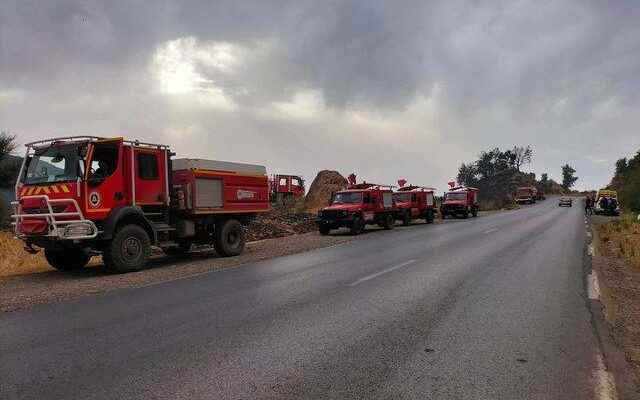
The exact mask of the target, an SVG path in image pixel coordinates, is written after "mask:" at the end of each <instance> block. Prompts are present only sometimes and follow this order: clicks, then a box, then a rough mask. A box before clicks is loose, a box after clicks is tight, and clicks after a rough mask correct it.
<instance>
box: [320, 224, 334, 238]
mask: <svg viewBox="0 0 640 400" xmlns="http://www.w3.org/2000/svg"><path fill="white" fill-rule="evenodd" d="M318 231H319V232H320V234H321V235H322V236H327V235H328V234H329V232H331V228H329V227H328V226H327V225H324V224H321V225H320V226H318Z"/></svg>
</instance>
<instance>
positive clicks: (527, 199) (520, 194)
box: [514, 186, 540, 204]
mask: <svg viewBox="0 0 640 400" xmlns="http://www.w3.org/2000/svg"><path fill="white" fill-rule="evenodd" d="M514 197H515V199H516V203H518V204H534V203H535V202H536V201H537V200H540V198H539V194H538V189H536V188H535V187H533V186H522V187H519V188H518V189H517V190H516V195H515V196H514Z"/></svg>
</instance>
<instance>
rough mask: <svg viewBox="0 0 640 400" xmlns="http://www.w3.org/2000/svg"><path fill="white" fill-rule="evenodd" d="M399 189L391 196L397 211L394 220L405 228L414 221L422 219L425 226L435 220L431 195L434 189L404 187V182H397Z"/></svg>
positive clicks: (412, 186)
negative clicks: (400, 222)
mask: <svg viewBox="0 0 640 400" xmlns="http://www.w3.org/2000/svg"><path fill="white" fill-rule="evenodd" d="M398 183H399V184H400V186H401V187H400V188H399V189H398V190H396V192H395V193H394V194H393V199H394V201H395V203H396V207H397V209H398V211H397V212H396V215H395V216H396V220H398V221H402V224H403V225H404V226H407V225H409V224H410V223H411V221H412V220H414V219H420V218H423V219H424V220H425V222H426V223H427V224H430V223H432V222H433V220H434V218H435V202H434V198H433V193H434V191H435V189H433V188H428V187H424V186H414V185H409V186H404V184H405V183H406V182H403V180H399V181H398Z"/></svg>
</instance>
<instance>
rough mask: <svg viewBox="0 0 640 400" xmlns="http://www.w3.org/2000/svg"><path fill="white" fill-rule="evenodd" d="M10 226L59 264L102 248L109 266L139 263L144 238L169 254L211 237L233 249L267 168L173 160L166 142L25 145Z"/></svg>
mask: <svg viewBox="0 0 640 400" xmlns="http://www.w3.org/2000/svg"><path fill="white" fill-rule="evenodd" d="M26 147H27V152H26V156H25V158H24V162H23V165H22V167H21V169H20V173H19V176H18V179H17V184H16V199H17V201H15V202H14V203H13V206H14V215H13V219H14V229H15V234H16V236H17V237H18V238H20V239H22V240H23V241H24V242H25V244H26V247H25V249H27V250H28V251H36V250H35V249H34V247H33V246H38V247H41V248H43V249H44V254H45V257H46V259H47V261H48V262H49V264H51V266H53V267H54V268H57V269H59V270H74V269H79V268H82V267H84V266H85V265H86V264H87V262H88V261H89V259H90V257H91V255H94V254H102V256H103V259H104V263H105V265H106V266H107V267H108V268H109V269H111V270H113V271H116V272H127V271H134V270H139V269H141V268H143V267H144V265H145V263H146V260H147V258H148V256H149V254H150V251H151V246H157V247H160V248H162V249H163V250H164V251H165V252H167V253H170V254H176V253H186V252H188V251H189V249H190V248H191V246H192V245H193V244H213V245H214V247H215V249H216V251H217V253H218V254H219V255H221V256H234V255H237V254H240V253H241V252H242V250H243V249H244V245H245V234H244V229H245V228H244V226H245V225H246V224H247V223H248V222H249V221H250V220H251V219H252V218H253V217H254V216H255V215H256V214H258V213H262V212H266V211H268V210H269V194H268V184H267V174H266V168H265V167H264V166H260V165H252V164H240V163H231V162H224V161H213V160H200V159H172V156H173V155H174V154H173V153H172V152H171V151H170V149H169V146H167V145H162V144H151V143H142V142H139V141H128V140H123V139H122V138H100V137H94V136H74V137H64V138H55V139H48V140H42V141H39V142H34V143H29V144H27V145H26Z"/></svg>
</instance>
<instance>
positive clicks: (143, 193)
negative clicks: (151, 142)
mask: <svg viewBox="0 0 640 400" xmlns="http://www.w3.org/2000/svg"><path fill="white" fill-rule="evenodd" d="M166 157H167V150H162V149H156V148H146V147H133V158H134V174H135V178H134V183H135V189H134V191H135V202H136V205H138V206H140V207H142V208H147V206H151V207H152V206H164V205H167V204H168V193H167V161H168V160H167V159H166Z"/></svg>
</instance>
